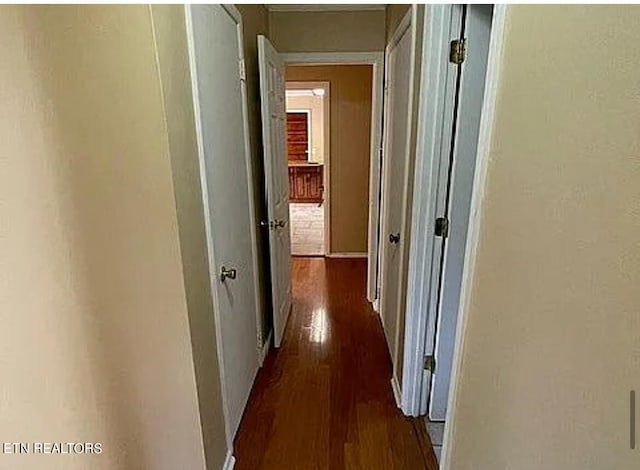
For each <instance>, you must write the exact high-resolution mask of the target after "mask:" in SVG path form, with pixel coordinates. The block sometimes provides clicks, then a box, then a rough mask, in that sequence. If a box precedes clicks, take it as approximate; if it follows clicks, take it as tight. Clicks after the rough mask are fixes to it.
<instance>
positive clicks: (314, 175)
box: [289, 164, 324, 204]
mask: <svg viewBox="0 0 640 470" xmlns="http://www.w3.org/2000/svg"><path fill="white" fill-rule="evenodd" d="M323 173H324V165H314V164H310V165H289V200H290V201H291V202H316V203H318V204H319V203H321V202H322V200H323V193H324V182H323V179H324V178H323Z"/></svg>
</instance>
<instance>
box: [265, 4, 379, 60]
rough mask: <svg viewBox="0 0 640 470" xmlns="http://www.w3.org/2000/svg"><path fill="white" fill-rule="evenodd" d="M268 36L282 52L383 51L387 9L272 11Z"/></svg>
mask: <svg viewBox="0 0 640 470" xmlns="http://www.w3.org/2000/svg"><path fill="white" fill-rule="evenodd" d="M269 38H270V39H271V42H272V43H273V45H274V47H275V48H276V49H277V50H278V51H279V52H339V51H346V52H365V51H382V50H384V39H385V12H384V10H374V11H340V12H271V13H269Z"/></svg>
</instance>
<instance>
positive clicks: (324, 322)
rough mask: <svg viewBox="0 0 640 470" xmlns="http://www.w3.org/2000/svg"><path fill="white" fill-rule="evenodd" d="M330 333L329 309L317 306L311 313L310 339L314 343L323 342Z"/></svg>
mask: <svg viewBox="0 0 640 470" xmlns="http://www.w3.org/2000/svg"><path fill="white" fill-rule="evenodd" d="M328 334H329V318H328V316H327V311H326V310H325V309H324V308H323V307H320V308H316V309H315V310H314V311H313V313H312V314H311V331H310V332H309V339H310V340H311V342H313V343H319V344H323V343H324V342H325V341H326V340H327V337H328Z"/></svg>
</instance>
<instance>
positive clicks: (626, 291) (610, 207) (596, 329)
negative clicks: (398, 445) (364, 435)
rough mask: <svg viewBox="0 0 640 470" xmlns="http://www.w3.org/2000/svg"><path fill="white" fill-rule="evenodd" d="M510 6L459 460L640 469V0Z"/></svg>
mask: <svg viewBox="0 0 640 470" xmlns="http://www.w3.org/2000/svg"><path fill="white" fill-rule="evenodd" d="M508 12H509V13H508V17H507V30H506V37H505V45H504V53H503V56H502V75H501V78H500V88H499V91H498V101H497V108H496V121H495V128H494V132H493V137H492V144H491V153H490V156H489V173H488V182H487V186H486V193H485V198H484V204H483V210H482V220H481V229H480V242H479V246H478V257H477V265H476V268H475V279H474V283H473V291H472V296H471V307H470V310H469V312H468V320H469V323H468V329H467V332H466V344H465V348H464V352H463V359H462V361H463V362H462V364H463V368H462V375H461V383H460V389H459V394H458V397H457V398H458V403H457V407H456V416H455V421H454V423H453V425H454V429H455V437H454V444H453V463H452V465H451V467H450V468H452V469H455V470H466V469H474V470H484V469H491V470H497V469H518V470H528V469H540V468H545V469H576V470H585V469H593V470H600V469H605V468H611V469H613V468H615V469H632V468H638V466H639V464H640V453H639V452H638V450H635V451H631V450H630V449H629V391H630V390H631V389H635V390H639V389H640V383H639V380H640V361H639V360H638V351H640V296H639V295H638V286H639V285H640V245H639V243H640V242H639V240H640V132H639V131H638V130H639V129H640V101H639V97H640V95H639V94H638V77H639V76H640V49H638V48H637V47H620V45H621V44H627V45H629V44H634V45H635V44H639V43H640V29H639V28H638V24H640V8H639V7H637V6H513V7H509V9H508Z"/></svg>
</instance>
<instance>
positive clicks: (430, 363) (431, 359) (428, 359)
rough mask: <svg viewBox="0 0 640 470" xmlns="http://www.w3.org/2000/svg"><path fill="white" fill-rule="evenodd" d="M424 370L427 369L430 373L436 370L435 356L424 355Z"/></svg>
mask: <svg viewBox="0 0 640 470" xmlns="http://www.w3.org/2000/svg"><path fill="white" fill-rule="evenodd" d="M424 370H428V371H429V372H431V373H432V374H433V373H435V371H436V358H435V356H431V355H430V356H425V357H424Z"/></svg>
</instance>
